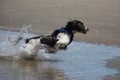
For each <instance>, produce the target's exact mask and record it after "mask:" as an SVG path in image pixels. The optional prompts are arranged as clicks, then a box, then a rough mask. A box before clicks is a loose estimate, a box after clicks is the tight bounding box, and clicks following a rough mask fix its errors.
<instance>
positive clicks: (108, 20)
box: [0, 0, 120, 46]
mask: <svg viewBox="0 0 120 80" xmlns="http://www.w3.org/2000/svg"><path fill="white" fill-rule="evenodd" d="M119 7H120V1H119V0H111V1H109V0H100V1H98V0H90V1H88V0H75V1H72V0H44V1H43V0H34V1H32V0H18V1H16V0H2V1H1V3H0V27H1V28H5V29H15V30H20V28H21V27H22V26H23V25H25V24H26V25H29V24H31V25H32V26H33V27H32V29H31V31H32V32H36V33H39V34H42V33H51V32H52V31H53V30H54V29H57V28H60V27H61V26H64V25H66V23H67V22H68V21H69V20H74V19H77V20H81V21H82V22H83V23H84V24H85V26H87V27H89V28H90V31H89V32H88V34H86V35H82V34H77V35H76V37H75V40H79V41H86V42H93V43H101V44H109V45H116V46H120V41H119V40H120V35H119V34H120V22H119V21H120V10H119Z"/></svg>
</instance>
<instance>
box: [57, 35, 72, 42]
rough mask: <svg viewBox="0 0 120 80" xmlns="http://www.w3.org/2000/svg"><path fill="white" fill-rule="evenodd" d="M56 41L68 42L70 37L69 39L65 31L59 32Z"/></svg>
mask: <svg viewBox="0 0 120 80" xmlns="http://www.w3.org/2000/svg"><path fill="white" fill-rule="evenodd" d="M57 39H58V41H57V43H60V44H68V43H69V42H70V39H69V36H68V35H67V34H65V33H59V34H58V35H57Z"/></svg>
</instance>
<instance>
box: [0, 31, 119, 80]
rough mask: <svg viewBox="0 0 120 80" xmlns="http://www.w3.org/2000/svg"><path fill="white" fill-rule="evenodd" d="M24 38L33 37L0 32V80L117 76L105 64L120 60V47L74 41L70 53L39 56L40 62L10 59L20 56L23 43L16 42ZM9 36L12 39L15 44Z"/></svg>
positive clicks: (97, 79) (81, 79) (85, 79)
mask: <svg viewBox="0 0 120 80" xmlns="http://www.w3.org/2000/svg"><path fill="white" fill-rule="evenodd" d="M23 33H24V34H23ZM21 35H22V36H24V38H26V37H30V36H33V34H30V33H29V34H28V32H12V31H3V30H0V37H1V38H0V57H1V59H0V80H103V78H104V77H105V76H108V75H112V76H114V75H115V74H117V73H118V70H115V69H113V68H108V67H106V63H107V62H106V61H107V60H110V59H113V58H115V57H119V56H120V48H117V47H111V46H105V45H97V44H91V43H85V42H72V44H71V45H70V46H68V49H67V50H61V51H58V52H57V54H51V55H50V54H44V55H39V56H40V57H38V58H40V59H37V60H22V59H21V60H14V59H11V54H13V53H19V50H18V49H19V47H20V46H21V43H22V42H21V43H20V44H19V45H18V44H17V45H16V46H13V45H14V39H15V38H17V37H20V36H21ZM8 37H10V39H11V38H12V41H13V42H12V44H11V43H10V41H9V39H8ZM22 44H23V43H22ZM40 54H41V53H40ZM12 56H13V55H12ZM6 57H7V58H6ZM9 57H10V58H9ZM43 57H44V59H41V58H43ZM46 57H47V58H46ZM12 58H14V57H12ZM48 58H49V59H48Z"/></svg>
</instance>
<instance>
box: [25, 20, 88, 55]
mask: <svg viewBox="0 0 120 80" xmlns="http://www.w3.org/2000/svg"><path fill="white" fill-rule="evenodd" d="M88 30H89V28H87V27H85V26H84V24H83V23H82V22H81V21H78V20H73V21H69V22H68V23H67V25H66V26H65V27H62V28H60V29H56V30H55V31H53V33H51V34H50V35H47V36H36V37H32V38H29V39H26V41H25V45H24V48H25V49H27V50H28V49H29V51H30V53H31V52H32V53H33V54H36V53H37V51H38V50H39V49H41V48H42V49H43V48H44V49H46V52H47V53H56V52H57V51H58V50H59V49H66V48H67V46H68V45H69V44H70V43H71V42H72V41H73V38H74V34H75V33H76V32H79V33H83V34H86V33H87V31H88Z"/></svg>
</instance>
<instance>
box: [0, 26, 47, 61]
mask: <svg viewBox="0 0 120 80" xmlns="http://www.w3.org/2000/svg"><path fill="white" fill-rule="evenodd" d="M31 27H32V25H24V26H23V27H22V28H21V30H20V32H12V31H0V33H1V34H3V35H0V37H2V39H1V40H0V57H1V58H7V59H16V60H20V59H22V58H26V56H27V58H33V57H34V55H31V56H29V55H25V53H24V51H23V50H24V48H23V46H24V44H25V39H26V38H30V37H32V36H35V34H31V33H29V32H28V31H29V29H30V28H31ZM44 51H45V50H41V52H40V51H39V56H38V57H39V58H38V57H37V59H45V58H49V56H48V54H46V53H45V52H44Z"/></svg>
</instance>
